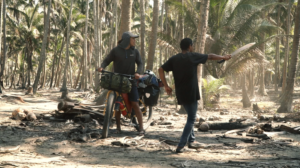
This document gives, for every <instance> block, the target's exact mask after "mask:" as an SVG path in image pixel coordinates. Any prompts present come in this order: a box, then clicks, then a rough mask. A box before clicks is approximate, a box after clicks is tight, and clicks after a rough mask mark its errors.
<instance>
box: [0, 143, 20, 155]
mask: <svg viewBox="0 0 300 168" xmlns="http://www.w3.org/2000/svg"><path fill="white" fill-rule="evenodd" d="M19 148H20V145H19V146H17V147H14V148H10V149H4V148H0V153H11V152H15V151H17V150H19Z"/></svg>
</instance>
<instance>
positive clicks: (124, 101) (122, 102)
mask: <svg viewBox="0 0 300 168" xmlns="http://www.w3.org/2000/svg"><path fill="white" fill-rule="evenodd" d="M102 73H111V74H118V75H121V76H124V77H128V78H129V80H131V81H132V80H133V78H134V75H126V74H119V73H113V72H109V71H104V70H102ZM138 89H139V87H138ZM143 97H144V96H143V94H142V93H141V92H140V91H139V98H140V100H139V105H140V109H141V111H142V113H143V116H144V115H146V114H147V112H148V114H147V118H146V121H145V122H144V117H143V125H144V129H147V127H148V126H149V125H150V122H151V119H152V106H146V105H145V103H144V101H143ZM117 110H120V111H121V112H122V114H123V116H124V117H125V118H127V119H130V123H132V125H133V126H134V128H135V129H136V130H137V131H139V125H138V122H137V118H136V116H135V113H134V110H133V108H132V107H131V104H130V101H129V99H128V93H120V92H118V91H114V90H109V91H108V92H107V94H106V102H105V108H104V122H103V130H102V138H107V136H108V132H109V126H110V124H111V120H112V118H113V117H114V115H115V112H116V111H117Z"/></svg>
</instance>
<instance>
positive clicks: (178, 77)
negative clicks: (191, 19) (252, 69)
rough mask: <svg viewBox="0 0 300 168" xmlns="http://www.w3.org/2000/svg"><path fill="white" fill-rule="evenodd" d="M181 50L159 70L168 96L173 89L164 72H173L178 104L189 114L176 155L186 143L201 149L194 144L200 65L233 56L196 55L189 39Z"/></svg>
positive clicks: (185, 40) (182, 44)
mask: <svg viewBox="0 0 300 168" xmlns="http://www.w3.org/2000/svg"><path fill="white" fill-rule="evenodd" d="M180 48H181V50H182V53H179V54H177V55H174V56H172V57H171V58H170V59H169V60H168V61H167V62H166V63H164V64H163V65H162V66H161V67H160V68H159V76H160V78H161V80H162V82H163V84H164V86H165V90H166V92H167V93H168V95H171V94H172V89H171V88H170V87H169V86H168V84H167V82H166V79H165V73H164V71H166V72H169V71H172V72H173V76H174V80H175V91H176V97H177V100H178V104H180V105H182V106H183V107H184V108H185V110H186V112H187V114H188V118H187V122H186V125H185V127H184V129H183V133H182V136H181V139H180V142H179V144H178V146H177V149H176V153H182V152H183V148H184V146H185V145H186V143H188V147H189V148H199V147H200V146H199V144H197V143H195V142H194V141H195V136H194V129H193V127H194V122H195V120H196V114H197V106H198V104H197V100H200V94H199V87H198V77H197V66H198V64H205V62H206V60H229V59H230V58H231V55H225V56H220V55H216V54H199V53H194V52H193V42H192V40H191V39H189V38H185V39H183V40H181V42H180Z"/></svg>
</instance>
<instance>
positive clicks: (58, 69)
mask: <svg viewBox="0 0 300 168" xmlns="http://www.w3.org/2000/svg"><path fill="white" fill-rule="evenodd" d="M64 47H65V38H64V37H63V39H62V43H61V48H60V51H59V57H58V61H57V70H56V74H55V82H54V83H55V87H59V82H60V77H59V76H60V71H61V66H60V59H61V53H62V51H63V49H64Z"/></svg>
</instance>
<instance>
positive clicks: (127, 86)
mask: <svg viewBox="0 0 300 168" xmlns="http://www.w3.org/2000/svg"><path fill="white" fill-rule="evenodd" d="M131 85H132V84H131V82H130V80H129V78H127V77H125V76H122V75H120V74H117V73H115V74H114V73H104V74H102V75H101V82H100V86H101V87H102V88H104V89H108V90H114V91H118V92H121V93H129V92H130V91H131Z"/></svg>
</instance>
